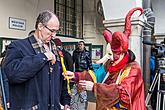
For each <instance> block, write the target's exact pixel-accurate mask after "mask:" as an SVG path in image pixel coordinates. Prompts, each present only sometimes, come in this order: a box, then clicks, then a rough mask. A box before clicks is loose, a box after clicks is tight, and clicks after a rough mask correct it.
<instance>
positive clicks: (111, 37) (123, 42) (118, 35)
mask: <svg viewBox="0 0 165 110" xmlns="http://www.w3.org/2000/svg"><path fill="white" fill-rule="evenodd" d="M137 10H139V11H141V14H142V13H143V12H144V10H143V9H142V8H140V7H137V8H133V9H132V10H130V11H129V12H128V14H127V16H126V18H125V29H124V32H114V33H113V34H112V33H111V32H110V31H109V30H105V31H104V32H103V36H104V38H105V40H106V42H107V43H110V44H111V48H112V52H118V53H121V52H127V51H128V39H129V36H130V34H131V20H130V19H131V16H132V14H133V13H134V12H135V11H137ZM141 14H140V15H141ZM140 15H139V16H140Z"/></svg>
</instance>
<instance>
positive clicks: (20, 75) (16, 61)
mask: <svg viewBox="0 0 165 110" xmlns="http://www.w3.org/2000/svg"><path fill="white" fill-rule="evenodd" d="M18 47H19V46H18V45H16V44H15V43H14V42H13V43H11V44H10V45H9V47H8V50H7V53H6V58H5V59H4V64H3V67H4V68H3V69H4V72H5V73H6V75H7V78H8V79H9V82H10V83H22V82H24V81H27V80H29V79H31V78H32V77H34V75H35V74H36V73H37V72H38V71H39V70H40V69H41V68H42V67H43V66H44V65H45V63H47V62H48V61H47V58H46V56H45V55H44V54H43V53H39V54H36V55H34V54H32V55H29V56H28V55H27V56H26V55H23V53H22V51H21V50H19V49H18Z"/></svg>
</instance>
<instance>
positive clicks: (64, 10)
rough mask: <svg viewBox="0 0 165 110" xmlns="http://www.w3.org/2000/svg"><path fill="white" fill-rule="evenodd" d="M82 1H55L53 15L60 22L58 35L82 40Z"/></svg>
mask: <svg viewBox="0 0 165 110" xmlns="http://www.w3.org/2000/svg"><path fill="white" fill-rule="evenodd" d="M82 6H83V0H55V13H56V15H57V16H58V17H59V20H60V32H59V33H58V34H59V35H64V36H70V37H74V38H82V36H83V15H82V10H83V9H82Z"/></svg>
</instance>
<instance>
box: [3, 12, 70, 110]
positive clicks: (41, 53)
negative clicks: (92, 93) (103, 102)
mask: <svg viewBox="0 0 165 110" xmlns="http://www.w3.org/2000/svg"><path fill="white" fill-rule="evenodd" d="M59 25H60V23H59V20H58V17H57V16H56V15H55V14H54V13H53V12H51V11H49V10H45V11H43V12H41V13H40V14H39V16H38V17H37V19H36V24H35V33H34V34H33V35H32V36H29V37H27V38H25V39H20V40H15V41H13V42H12V43H11V44H10V45H9V46H8V49H7V51H6V56H5V59H4V62H3V64H2V70H3V71H4V73H5V74H6V76H7V78H8V82H9V100H10V110H60V109H61V106H60V104H62V105H64V110H67V109H68V108H69V105H70V96H69V94H68V91H67V87H66V86H65V84H66V80H64V76H63V75H62V72H63V71H62V66H61V63H60V58H59V55H58V54H57V53H58V50H52V47H53V43H51V39H52V38H55V37H56V33H57V31H58V30H59Z"/></svg>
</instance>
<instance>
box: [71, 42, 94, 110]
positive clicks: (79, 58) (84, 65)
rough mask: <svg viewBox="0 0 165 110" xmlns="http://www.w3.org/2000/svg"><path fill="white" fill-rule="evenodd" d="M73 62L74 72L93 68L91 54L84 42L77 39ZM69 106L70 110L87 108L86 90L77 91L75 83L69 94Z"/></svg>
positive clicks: (84, 109)
mask: <svg viewBox="0 0 165 110" xmlns="http://www.w3.org/2000/svg"><path fill="white" fill-rule="evenodd" d="M73 63H74V65H75V72H82V71H84V70H89V69H90V70H93V68H92V60H91V55H90V52H89V51H88V50H86V48H85V42H84V41H79V42H78V48H76V49H75V50H74V51H73ZM71 97H72V98H71V104H70V107H71V109H72V110H86V109H87V92H86V91H82V92H79V90H77V85H74V86H73V89H72V95H71Z"/></svg>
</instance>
